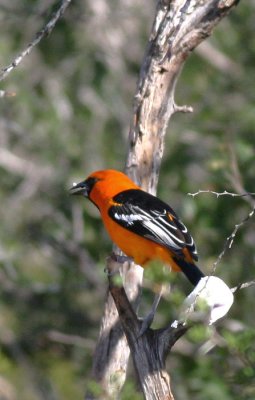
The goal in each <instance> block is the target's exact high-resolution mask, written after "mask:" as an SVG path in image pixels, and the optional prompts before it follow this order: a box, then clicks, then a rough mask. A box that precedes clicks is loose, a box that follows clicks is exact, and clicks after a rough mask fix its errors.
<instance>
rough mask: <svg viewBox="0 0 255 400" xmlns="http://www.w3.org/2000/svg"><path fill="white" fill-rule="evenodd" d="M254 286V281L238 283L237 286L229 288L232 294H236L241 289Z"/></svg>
mask: <svg viewBox="0 0 255 400" xmlns="http://www.w3.org/2000/svg"><path fill="white" fill-rule="evenodd" d="M254 285H255V280H254V281H249V282H244V283H240V284H239V285H237V286H235V287H233V288H231V290H232V292H233V293H236V292H238V291H239V290H241V289H246V288H249V287H251V286H254Z"/></svg>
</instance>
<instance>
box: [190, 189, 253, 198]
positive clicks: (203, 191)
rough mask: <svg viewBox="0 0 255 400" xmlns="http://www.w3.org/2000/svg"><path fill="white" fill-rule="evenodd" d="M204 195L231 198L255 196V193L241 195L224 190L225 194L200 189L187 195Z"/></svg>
mask: <svg viewBox="0 0 255 400" xmlns="http://www.w3.org/2000/svg"><path fill="white" fill-rule="evenodd" d="M203 193H211V194H214V195H215V196H217V197H220V196H231V197H245V196H255V193H253V192H246V193H241V194H239V193H231V192H228V191H227V190H224V192H215V191H213V190H209V189H206V190H200V189H199V190H198V192H195V193H187V194H188V196H192V197H196V196H198V195H199V194H203Z"/></svg>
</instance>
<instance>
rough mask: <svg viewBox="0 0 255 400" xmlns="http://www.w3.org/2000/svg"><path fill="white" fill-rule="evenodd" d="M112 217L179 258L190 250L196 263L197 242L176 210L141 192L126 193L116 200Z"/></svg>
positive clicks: (119, 195) (111, 208)
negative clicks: (184, 249)
mask: <svg viewBox="0 0 255 400" xmlns="http://www.w3.org/2000/svg"><path fill="white" fill-rule="evenodd" d="M113 201H114V204H113V205H112V206H111V207H110V209H109V216H110V217H111V218H112V219H113V220H114V221H115V222H116V223H118V224H119V225H121V226H123V227H124V228H126V229H128V230H129V231H131V232H134V233H136V234H138V235H140V236H142V237H144V238H147V239H150V240H152V241H153V242H155V243H159V244H161V245H163V246H165V247H167V248H168V249H169V250H171V251H172V252H174V253H175V254H176V255H177V256H183V253H182V249H183V248H185V247H187V249H188V250H189V252H190V254H191V256H192V258H193V259H194V260H197V259H198V257H197V251H196V247H195V244H194V240H193V239H192V237H191V236H190V234H189V232H188V230H187V228H186V226H185V225H184V224H183V223H182V222H181V221H180V220H179V218H178V217H177V215H176V214H175V212H174V210H173V209H172V208H171V207H170V206H168V205H167V204H166V203H164V202H163V201H161V200H160V199H158V198H157V197H155V196H152V195H151V194H149V193H147V192H144V191H142V190H137V189H130V190H126V191H124V192H122V193H120V194H118V195H117V196H115V197H114V198H113Z"/></svg>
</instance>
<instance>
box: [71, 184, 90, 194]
mask: <svg viewBox="0 0 255 400" xmlns="http://www.w3.org/2000/svg"><path fill="white" fill-rule="evenodd" d="M89 191H90V188H89V186H88V184H87V183H86V181H83V182H80V183H74V184H73V187H72V188H71V189H70V190H69V192H70V194H75V195H78V194H79V195H82V196H84V197H88V195H89Z"/></svg>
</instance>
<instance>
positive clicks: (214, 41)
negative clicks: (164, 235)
mask: <svg viewBox="0 0 255 400" xmlns="http://www.w3.org/2000/svg"><path fill="white" fill-rule="evenodd" d="M54 7H56V4H55V3H54V2H53V1H52V0H44V1H42V0H23V1H22V2H20V1H18V0H12V2H9V1H7V0H0V21H1V41H0V63H1V66H2V67H3V66H5V65H7V64H9V62H10V61H11V60H12V59H13V58H14V56H15V55H16V54H17V53H18V52H19V51H20V50H21V49H23V48H24V47H25V46H26V45H27V44H28V43H29V42H30V40H31V38H33V37H34V35H35V33H36V32H37V31H38V30H39V29H40V28H41V27H42V26H43V25H44V24H45V22H46V21H47V20H48V18H49V15H50V13H51V12H52V10H53V9H54ZM254 11H255V2H254V0H247V1H245V2H240V4H239V6H238V7H237V8H236V9H235V10H234V11H233V12H232V13H231V15H230V16H229V17H228V18H227V19H225V20H224V21H222V23H221V24H220V25H219V26H218V28H217V29H216V31H215V33H214V35H213V37H212V38H210V40H208V41H207V42H206V46H207V47H206V49H207V51H209V54H210V49H211V48H213V49H216V50H217V51H218V52H219V54H220V55H221V56H223V57H224V60H227V67H222V66H219V65H217V63H216V64H215V63H214V61H217V57H215V59H214V60H213V61H212V60H211V58H210V57H208V56H206V53H205V52H202V51H199V49H198V51H196V52H195V53H194V54H192V55H191V57H190V59H189V60H188V61H187V63H186V65H185V68H184V70H183V73H182V75H181V78H180V80H179V83H178V86H177V91H176V97H177V100H178V102H179V103H180V104H182V103H185V104H186V103H187V104H191V105H192V106H193V107H194V110H195V112H194V113H193V114H192V115H181V114H179V115H175V116H174V117H173V119H172V120H171V122H170V125H169V130H168V135H167V138H166V146H165V154H164V159H163V164H162V169H161V175H160V184H159V195H160V197H161V198H162V199H164V200H165V201H167V202H169V203H170V204H171V205H172V206H173V208H175V209H176V211H177V212H178V213H179V214H180V215H181V216H182V219H183V221H185V223H186V224H187V225H188V227H189V228H190V231H191V232H192V234H193V236H194V237H195V240H196V243H197V247H198V251H199V254H200V265H201V266H202V268H203V270H204V271H205V272H206V273H209V272H210V270H211V267H212V265H213V262H214V261H215V260H216V258H217V256H218V255H219V253H220V252H221V250H222V248H223V246H224V242H225V240H226V238H227V237H228V236H229V235H230V233H231V232H232V230H233V228H234V225H235V224H237V223H239V222H240V221H241V220H242V219H243V218H244V217H245V216H246V215H248V213H249V212H250V210H251V207H252V205H251V203H252V202H251V201H250V203H249V202H247V201H245V199H244V198H231V197H220V198H216V197H215V196H214V195H212V194H201V195H199V196H196V197H194V198H193V197H190V196H187V193H188V192H197V191H198V190H199V189H212V190H216V191H223V190H225V189H227V190H230V191H234V192H237V191H242V190H243V189H245V190H247V191H250V192H255V186H254V171H255V157H254V126H255V113H254V102H255V92H254V77H253V75H254V67H255V36H254ZM153 14H154V2H152V1H150V2H148V1H146V2H137V1H134V0H130V1H128V2H127V1H122V0H121V1H115V0H110V1H108V2H105V1H103V0H86V1H83V2H73V3H72V4H71V6H70V7H69V8H68V10H67V12H66V14H65V16H64V17H63V19H62V20H61V21H59V23H58V24H57V26H56V27H55V29H54V30H53V32H52V33H51V35H50V36H49V37H48V38H46V39H44V40H43V42H41V44H40V45H39V46H38V47H36V48H35V50H34V51H33V52H32V53H31V54H30V55H29V56H28V57H27V58H26V59H25V60H24V62H23V63H22V65H20V66H19V67H18V68H16V69H15V71H13V72H12V73H11V74H10V75H9V77H8V78H7V79H6V80H5V81H4V82H2V84H1V89H2V90H8V91H12V92H15V93H16V96H15V97H12V98H2V99H0V111H1V112H0V179H1V190H0V200H1V209H0V217H1V230H0V263H1V269H0V282H1V294H0V299H1V306H0V307H1V312H0V343H1V353H0V398H1V399H5V400H6V399H9V400H14V399H19V400H23V399H26V400H35V399H47V400H49V399H52V400H55V399H57V400H58V399H61V400H65V399H66V400H67V399H71V398H76V399H82V398H83V393H84V390H85V387H86V385H88V384H89V382H90V378H89V376H90V368H91V362H92V355H93V349H94V346H95V343H96V338H97V333H98V328H99V321H100V317H101V314H102V310H103V302H104V296H105V290H106V285H107V284H106V278H105V275H104V272H103V269H104V260H105V257H106V255H107V253H108V251H110V249H111V243H110V241H109V240H108V238H107V236H106V234H105V232H104V230H103V227H102V224H101V222H100V218H99V216H98V213H97V210H96V209H95V208H94V207H93V205H91V204H88V202H87V203H85V202H83V201H82V200H81V199H73V198H70V197H69V195H68V190H67V189H68V188H69V187H70V186H71V184H72V181H75V180H77V181H78V180H80V179H83V178H84V177H85V176H86V175H88V174H89V173H90V172H91V171H92V170H95V169H100V168H116V169H122V168H123V165H124V160H125V157H126V142H127V135H128V126H129V121H130V116H131V109H132V106H131V105H132V96H133V94H134V91H135V85H136V80H137V76H138V72H139V66H140V63H141V60H142V57H143V54H144V48H145V45H146V40H147V37H148V33H149V30H150V25H151V22H152V19H153ZM208 46H209V47H208ZM207 54H208V53H207ZM99 238H100V239H99ZM99 240H100V247H98V241H99ZM254 243H255V230H254V219H251V220H250V221H249V222H248V223H247V224H245V225H244V226H243V227H242V228H241V229H240V230H239V231H238V234H237V236H236V238H235V241H234V243H233V246H232V248H231V249H229V250H228V251H227V252H226V254H225V256H224V258H223V259H222V261H221V262H220V264H219V265H218V267H217V270H216V273H217V274H218V275H219V276H220V277H222V278H223V279H224V280H225V281H226V282H227V283H228V284H229V285H230V286H236V285H237V284H239V283H240V282H244V281H249V280H252V279H254V276H255V272H254V271H255V268H254V264H255V251H254ZM163 274H164V273H163ZM170 276H171V278H169V279H170V281H171V282H172V286H171V287H172V289H171V292H170V294H169V295H166V297H165V299H163V301H162V302H161V304H160V307H159V312H158V315H157V318H156V321H155V326H162V324H164V323H167V322H169V321H170V320H171V319H172V318H175V317H176V315H177V314H178V307H179V306H180V303H181V301H182V299H183V297H184V296H185V295H186V294H187V293H188V292H189V290H190V286H189V285H188V283H187V282H186V281H185V279H183V276H181V274H172V275H170V274H169V277H170ZM157 278H158V279H159V280H160V279H161V278H162V277H161V276H160V275H158V277H157ZM167 279H168V278H167ZM145 285H146V286H148V287H149V288H148V287H147V288H146V289H145V291H144V292H145V293H144V299H143V305H142V310H143V312H146V310H147V309H148V307H149V304H151V301H152V291H151V290H150V289H151V288H153V273H151V274H150V273H148V277H146V281H145ZM254 306H255V303H254V287H250V288H248V289H245V290H241V291H239V292H238V293H237V294H236V300H235V304H234V306H233V308H232V310H231V311H230V313H229V315H228V317H227V318H226V319H225V320H224V321H222V322H220V323H219V324H218V326H217V335H218V336H217V338H218V339H217V340H216V342H215V341H214V337H215V333H214V334H213V333H212V335H211V336H210V335H209V336H208V332H203V330H199V328H196V329H195V328H194V330H193V332H192V331H190V333H189V334H188V335H186V336H185V337H184V338H182V339H181V340H180V341H179V342H178V343H177V344H176V346H175V348H174V351H173V353H172V355H171V357H169V361H168V362H169V365H168V369H169V371H171V376H172V385H173V391H174V393H175V395H176V398H177V399H178V400H187V399H190V398H192V399H194V400H210V399H215V398H217V397H218V398H219V399H221V400H230V399H231V400H240V399H243V400H252V399H254V398H255V376H254V365H255V359H254V354H255V347H254V342H255V341H254V328H255V324H254V318H253V317H252V315H253V312H254ZM139 396H140V395H139V394H138V393H137V387H136V383H134V378H133V374H132V372H131V375H130V377H129V379H128V381H127V383H126V385H125V388H124V390H123V399H131V398H132V399H135V398H137V399H138V398H140V397H139Z"/></svg>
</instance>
